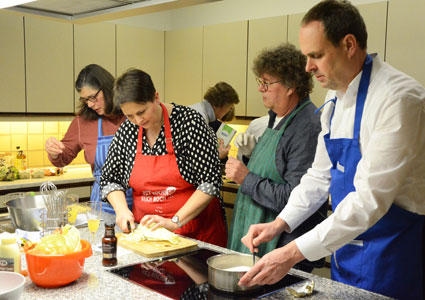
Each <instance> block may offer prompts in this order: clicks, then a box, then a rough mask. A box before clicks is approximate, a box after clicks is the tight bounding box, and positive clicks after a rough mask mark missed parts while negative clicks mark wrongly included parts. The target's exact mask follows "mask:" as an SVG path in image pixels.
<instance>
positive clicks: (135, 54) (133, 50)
mask: <svg viewBox="0 0 425 300" xmlns="http://www.w3.org/2000/svg"><path fill="white" fill-rule="evenodd" d="M129 68H137V69H141V70H143V71H145V72H146V73H148V74H149V75H150V76H151V78H152V81H153V83H154V85H155V88H156V90H157V91H158V93H159V96H160V99H161V101H162V98H163V95H164V31H157V30H151V29H144V28H137V27H130V26H126V25H117V77H118V76H120V75H121V74H122V73H124V72H125V71H126V70H127V69H129Z"/></svg>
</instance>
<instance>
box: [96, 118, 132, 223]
mask: <svg viewBox="0 0 425 300" xmlns="http://www.w3.org/2000/svg"><path fill="white" fill-rule="evenodd" d="M97 132H98V136H97V146H96V155H95V158H94V170H93V176H94V178H95V181H94V183H93V188H92V192H91V196H90V200H91V201H100V198H101V197H100V186H99V180H100V175H102V166H103V164H104V163H105V161H106V157H107V155H108V149H109V145H110V144H111V142H112V138H113V137H114V136H113V135H103V130H102V118H99V119H98V121H97ZM126 199H127V205H128V207H129V209H130V210H131V209H132V208H133V190H132V189H128V190H127V192H126ZM102 210H103V211H105V212H107V213H110V214H114V215H115V211H114V208H113V207H112V206H111V205H110V204H109V203H108V202H103V203H102Z"/></svg>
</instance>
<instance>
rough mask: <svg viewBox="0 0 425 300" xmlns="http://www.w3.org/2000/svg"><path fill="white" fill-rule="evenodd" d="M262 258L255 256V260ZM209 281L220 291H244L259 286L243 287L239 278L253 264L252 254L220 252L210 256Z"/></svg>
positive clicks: (208, 262) (208, 261)
mask: <svg viewBox="0 0 425 300" xmlns="http://www.w3.org/2000/svg"><path fill="white" fill-rule="evenodd" d="M258 260H260V258H259V257H257V256H256V257H255V261H256V262H257V261H258ZM207 264H208V283H209V284H210V285H211V286H213V287H214V288H216V289H217V290H220V291H225V292H243V291H248V290H253V289H256V288H259V286H252V287H241V286H239V285H238V282H239V280H240V279H241V278H242V276H243V275H245V273H246V272H247V271H248V270H249V269H250V268H251V267H252V266H253V259H252V255H250V254H219V255H215V256H212V257H210V258H208V260H207Z"/></svg>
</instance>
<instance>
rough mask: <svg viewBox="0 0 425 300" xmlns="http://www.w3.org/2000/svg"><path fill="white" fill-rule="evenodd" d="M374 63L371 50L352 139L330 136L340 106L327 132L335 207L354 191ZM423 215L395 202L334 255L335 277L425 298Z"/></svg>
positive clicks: (396, 294) (390, 292)
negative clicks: (367, 96) (365, 104)
mask: <svg viewBox="0 0 425 300" xmlns="http://www.w3.org/2000/svg"><path fill="white" fill-rule="evenodd" d="M372 63H373V61H372V58H371V57H370V56H369V55H368V56H367V58H366V61H365V64H364V66H363V73H362V77H361V80H360V85H359V89H358V94H357V100H356V112H355V120H354V131H353V139H345V138H339V139H331V138H330V128H331V124H332V118H333V114H334V111H335V106H334V108H333V109H334V111H333V112H332V115H331V118H330V121H329V133H328V134H326V135H325V136H324V140H325V144H326V149H327V151H328V154H329V158H330V160H331V162H332V168H331V177H332V178H331V185H330V193H331V198H332V209H333V210H334V211H335V208H336V207H337V206H338V204H339V203H340V202H341V201H343V200H344V198H345V197H346V196H347V195H348V194H349V193H350V192H354V191H355V187H354V183H353V180H354V175H355V174H356V169H357V164H358V162H359V161H360V159H361V157H362V154H361V151H360V144H359V135H360V124H361V119H362V114H363V107H364V103H365V100H366V95H367V90H368V87H369V80H370V73H371V69H372ZM333 102H334V103H336V98H335V99H334V100H333ZM424 219H425V217H424V216H421V215H417V214H414V213H412V212H409V211H407V210H405V209H402V208H400V207H398V206H396V205H394V204H393V205H392V206H391V207H390V209H389V211H388V212H387V213H386V214H385V215H384V216H383V217H382V218H381V219H380V220H379V221H378V222H377V223H376V224H375V225H374V226H372V227H371V228H369V229H368V230H367V231H366V232H364V233H362V234H361V235H359V236H358V237H357V238H355V239H354V240H353V241H352V242H350V243H348V244H347V245H345V246H343V247H341V248H340V249H338V250H337V251H336V252H335V253H334V254H333V255H332V261H331V274H332V279H333V280H337V281H339V282H343V283H346V284H349V285H353V286H356V287H359V288H362V289H366V290H369V291H372V292H376V293H379V294H383V295H386V296H390V297H394V298H397V299H415V300H420V299H423V295H422V280H423V271H422V263H423V256H424V249H423V246H422V239H423V228H424Z"/></svg>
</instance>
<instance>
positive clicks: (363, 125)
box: [240, 0, 425, 299]
mask: <svg viewBox="0 0 425 300" xmlns="http://www.w3.org/2000/svg"><path fill="white" fill-rule="evenodd" d="M300 46H301V50H302V52H303V53H304V54H305V55H307V57H308V62H307V67H306V69H307V71H310V72H312V73H313V74H314V75H315V77H316V78H317V80H318V81H319V82H320V84H321V85H322V86H323V87H325V88H329V89H330V91H329V92H328V95H327V99H328V101H326V102H325V104H324V111H323V113H322V118H321V121H322V133H321V134H320V136H319V141H318V146H317V150H316V156H315V160H314V162H313V165H312V168H311V169H310V170H309V172H307V174H306V175H305V176H304V177H303V178H302V179H301V183H300V185H299V186H298V187H296V188H295V189H294V190H293V192H292V194H291V197H290V199H289V203H288V204H287V205H286V207H285V209H284V210H283V211H282V212H281V213H280V215H279V216H278V217H277V218H276V219H275V220H274V221H273V222H271V223H268V224H259V225H256V226H253V227H251V229H250V232H248V234H247V235H246V236H245V237H244V238H243V242H244V244H246V245H250V246H249V247H250V249H251V250H252V249H253V247H256V246H258V245H259V244H260V243H262V242H265V241H267V240H269V239H270V238H271V237H273V236H275V235H276V234H278V233H280V232H282V231H283V230H285V231H288V232H291V230H294V229H295V228H296V227H297V226H298V225H299V224H300V223H301V222H302V221H303V220H304V219H305V218H306V217H308V216H309V215H310V214H311V212H314V211H315V210H316V209H317V208H318V207H319V206H320V205H321V203H323V201H326V198H327V196H328V195H329V194H330V195H331V199H332V207H333V210H334V213H333V214H332V215H331V216H330V217H328V218H327V219H326V220H325V221H323V222H322V223H321V224H319V225H318V226H316V228H314V229H313V230H311V231H310V232H307V233H306V234H304V235H303V236H301V237H300V238H298V239H296V240H295V241H293V242H291V243H290V244H288V245H287V246H285V247H283V248H280V249H277V250H275V251H273V252H271V253H269V254H268V255H266V256H265V257H264V258H263V259H262V260H261V261H260V262H259V263H257V264H256V265H255V267H253V268H252V269H251V271H250V272H248V273H247V274H246V275H245V276H244V277H243V278H242V279H241V281H240V284H241V285H245V286H251V285H253V284H268V283H273V282H276V281H277V280H279V279H280V278H281V277H283V276H284V275H285V274H286V273H287V272H288V270H289V269H290V268H291V267H292V266H293V265H294V264H295V263H297V262H298V261H300V260H302V259H305V258H307V259H308V260H315V259H318V258H320V257H324V256H327V255H330V254H332V279H334V280H338V281H340V282H343V283H347V284H350V285H353V286H356V287H359V288H363V289H366V290H369V291H373V292H376V293H380V294H383V295H386V296H390V297H394V298H397V299H424V295H423V293H424V291H423V288H424V286H423V280H424V268H423V266H424V252H425V250H424V242H423V240H424V221H425V220H424V219H425V217H424V215H425V181H424V179H423V178H424V172H425V109H424V106H425V105H424V104H425V103H424V102H425V89H424V87H422V86H421V85H420V84H419V83H418V82H416V81H415V80H414V79H413V78H411V77H409V76H407V75H406V74H403V73H401V72H399V71H397V70H396V69H394V68H392V67H391V66H389V65H388V64H386V63H384V62H382V61H381V60H380V58H379V57H378V56H376V55H368V54H367V50H366V47H367V31H366V26H365V24H364V21H363V19H362V17H361V15H360V14H359V12H358V10H357V9H356V8H355V7H353V6H352V5H351V4H350V3H349V2H346V1H335V0H329V1H323V2H321V3H319V4H317V5H316V6H315V7H313V8H312V9H311V10H310V11H309V12H308V13H307V14H306V15H305V16H304V18H303V21H302V27H301V30H300Z"/></svg>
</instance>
